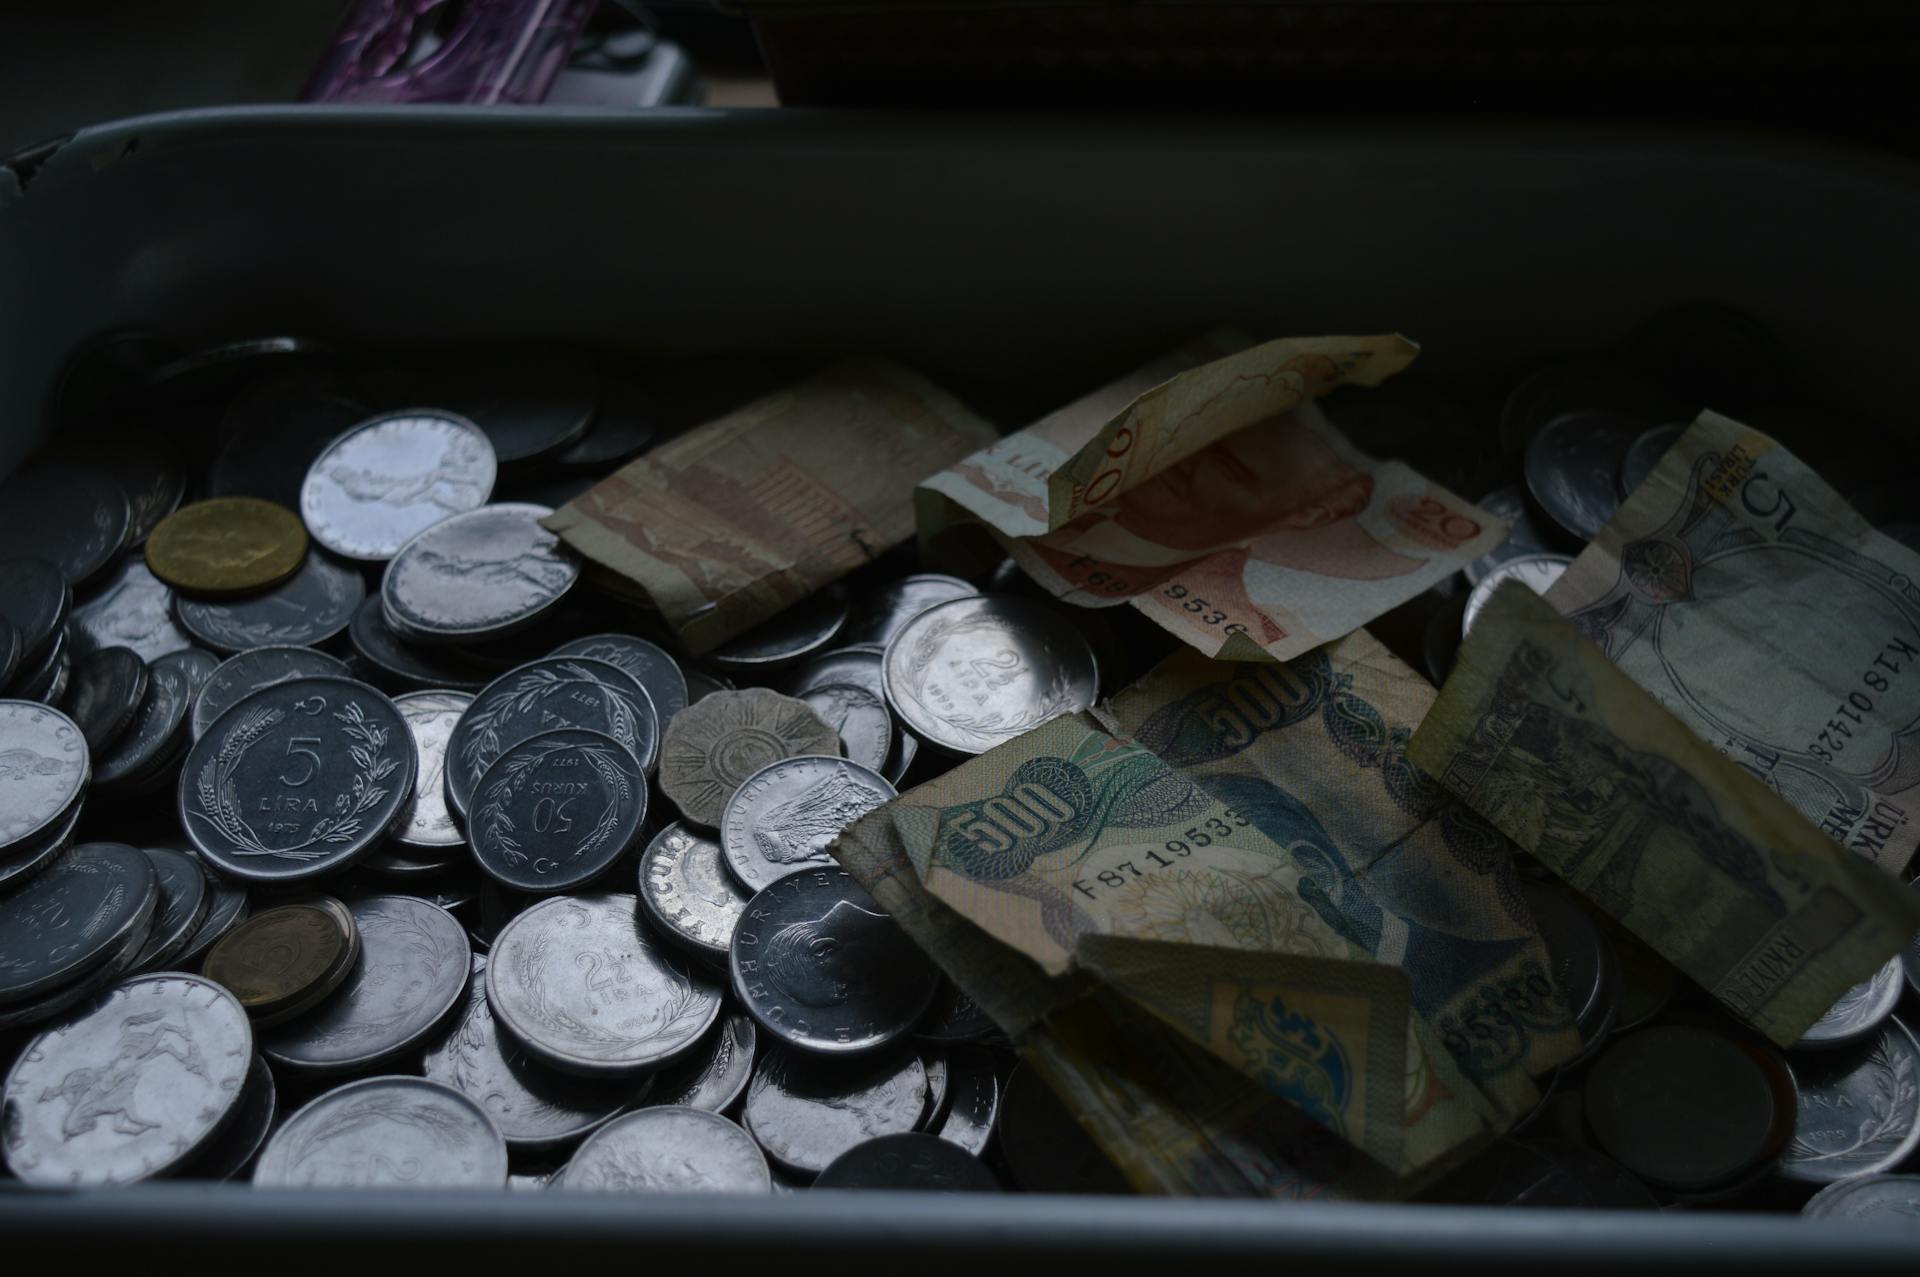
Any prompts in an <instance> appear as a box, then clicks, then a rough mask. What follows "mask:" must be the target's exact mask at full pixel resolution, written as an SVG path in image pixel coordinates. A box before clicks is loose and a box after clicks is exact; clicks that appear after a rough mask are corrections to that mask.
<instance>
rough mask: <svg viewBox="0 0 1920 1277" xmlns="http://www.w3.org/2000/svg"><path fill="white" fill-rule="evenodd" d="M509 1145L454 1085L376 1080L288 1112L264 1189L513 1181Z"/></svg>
mask: <svg viewBox="0 0 1920 1277" xmlns="http://www.w3.org/2000/svg"><path fill="white" fill-rule="evenodd" d="M506 1182H507V1142H506V1140H504V1139H503V1138H501V1135H500V1128H499V1127H497V1126H495V1125H494V1122H493V1119H492V1118H490V1117H488V1116H487V1111H486V1110H485V1109H484V1108H482V1107H481V1106H480V1105H479V1104H477V1103H475V1102H474V1101H473V1100H471V1099H469V1098H468V1097H466V1096H464V1095H462V1094H461V1093H460V1092H458V1091H456V1090H454V1089H453V1088H452V1087H450V1086H442V1085H441V1084H440V1083H438V1082H429V1081H427V1079H425V1078H419V1077H370V1078H364V1079H362V1080H361V1081H358V1082H349V1083H347V1084H346V1085H345V1086H340V1087H335V1088H334V1089H333V1090H331V1091H328V1092H327V1093H326V1094H325V1095H322V1096H321V1097H320V1098H319V1099H317V1100H314V1101H312V1102H311V1103H309V1104H308V1105H307V1106H306V1107H305V1108H303V1109H301V1110H300V1111H299V1112H297V1113H295V1114H294V1115H293V1116H292V1117H290V1118H288V1119H287V1121H286V1123H285V1125H283V1126H281V1128H280V1129H279V1130H277V1131H275V1132H274V1133H273V1138H272V1139H270V1140H268V1141H267V1146H266V1148H265V1149H263V1150H262V1151H261V1153H260V1160H259V1161H258V1162H256V1163H255V1164H254V1168H253V1185H254V1187H255V1188H504V1187H505V1186H506Z"/></svg>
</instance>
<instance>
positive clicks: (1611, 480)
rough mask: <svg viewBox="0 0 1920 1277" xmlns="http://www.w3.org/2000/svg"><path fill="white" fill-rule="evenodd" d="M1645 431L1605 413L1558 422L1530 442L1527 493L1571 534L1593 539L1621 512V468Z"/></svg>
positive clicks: (1633, 422) (1576, 415) (1577, 414)
mask: <svg viewBox="0 0 1920 1277" xmlns="http://www.w3.org/2000/svg"><path fill="white" fill-rule="evenodd" d="M1646 428H1647V427H1646V423H1645V422H1644V421H1640V420H1637V419H1633V418H1623V417H1615V416H1611V415H1608V414H1606V413H1601V412H1574V413H1568V414H1567V415H1566V416H1564V417H1556V418H1555V419H1554V420H1552V421H1549V422H1548V423H1547V424H1546V425H1545V426H1543V427H1541V428H1540V430H1538V431H1537V432H1535V434H1534V436H1533V438H1532V439H1530V440H1529V441H1528V442H1527V459H1526V475H1527V490H1528V491H1529V492H1531V493H1532V494H1533V499H1534V500H1535V501H1537V502H1539V503H1540V508H1541V509H1543V510H1545V511H1546V512H1547V514H1548V515H1549V516H1550V517H1551V518H1552V519H1553V521H1554V522H1555V523H1558V524H1559V525H1560V526H1561V528H1563V529H1564V530H1565V531H1566V532H1567V533H1568V535H1570V536H1573V537H1576V538H1578V539H1579V540H1581V541H1591V540H1593V539H1594V538H1595V537H1597V536H1599V535H1600V530H1601V529H1602V528H1604V527H1606V526H1607V524H1608V523H1609V522H1611V521H1612V519H1613V516H1614V512H1615V511H1617V510H1618V509H1619V508H1620V465H1621V462H1622V461H1624V460H1625V459H1626V455H1627V450H1628V449H1629V448H1631V447H1632V446H1633V442H1634V440H1636V439H1638V438H1639V437H1640V436H1641V434H1643V433H1644V432H1645V431H1646Z"/></svg>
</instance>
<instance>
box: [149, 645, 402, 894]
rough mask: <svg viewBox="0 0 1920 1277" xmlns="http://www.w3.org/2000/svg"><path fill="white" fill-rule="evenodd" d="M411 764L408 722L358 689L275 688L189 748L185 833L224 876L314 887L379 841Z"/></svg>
mask: <svg viewBox="0 0 1920 1277" xmlns="http://www.w3.org/2000/svg"><path fill="white" fill-rule="evenodd" d="M204 694H205V693H202V695H204ZM417 765H418V758H417V757H416V756H415V754H414V749H413V734H412V733H411V732H410V731H409V730H408V728H407V723H406V720H405V719H404V718H402V717H401V716H400V711H399V710H398V709H397V708H395V707H394V704H393V702H392V701H390V700H388V699H387V698H386V697H385V696H384V695H382V694H381V693H379V692H377V691H375V690H374V689H373V688H371V687H368V686H367V685H366V684H365V683H358V682H355V681H354V680H352V679H346V678H302V679H295V680H294V681H292V682H289V683H277V684H275V685H273V686H271V687H264V688H261V689H260V690H259V691H257V692H254V693H252V694H251V695H249V696H247V697H245V698H243V699H242V700H241V701H240V702H239V703H238V704H236V705H234V706H233V708H232V709H229V710H228V711H227V712H226V713H224V714H222V715H221V716H220V717H219V718H218V719H216V720H215V721H214V724H213V726H212V727H210V728H208V729H207V734H206V735H204V736H202V737H201V738H200V739H199V740H198V741H196V742H194V746H193V748H192V749H191V750H190V751H188V753H187V761H186V765H185V766H184V767H182V769H181V772H180V785H179V800H178V806H179V812H180V823H181V826H182V827H183V828H184V829H185V830H186V832H187V838H188V840H189V841H190V842H192V843H193V845H194V847H195V848H197V849H198V850H199V852H200V854H201V855H202V856H205V857H206V858H207V860H208V861H210V862H211V863H212V864H213V865H214V867H215V868H217V869H219V870H220V871H221V872H222V873H228V874H232V875H233V876H234V877H236V878H245V879H248V880H249V881H253V882H290V881H294V880H297V879H301V878H311V877H314V876H315V875H317V874H324V873H329V872H331V871H334V870H337V869H341V868H344V867H345V866H346V865H347V864H348V863H350V862H351V861H352V860H353V859H354V857H356V856H358V855H360V854H361V853H362V852H364V851H366V850H367V849H368V848H369V847H372V846H374V845H375V844H376V843H378V842H379V841H380V840H381V839H382V838H384V837H386V834H387V830H388V829H389V828H391V827H392V825H393V822H394V821H395V820H396V819H398V818H399V815H400V812H401V809H402V808H403V807H405V805H406V802H407V799H408V798H410V797H411V796H412V795H413V782H414V771H415V768H416V767H417Z"/></svg>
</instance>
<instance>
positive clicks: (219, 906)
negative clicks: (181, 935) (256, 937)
mask: <svg viewBox="0 0 1920 1277" xmlns="http://www.w3.org/2000/svg"><path fill="white" fill-rule="evenodd" d="M176 850H180V849H178V848H176ZM186 854H189V855H197V853H193V852H187V853H186ZM201 872H202V873H204V874H206V878H207V887H208V890H209V891H210V892H211V896H210V898H209V899H208V901H207V916H206V917H205V918H203V919H202V920H201V922H200V926H199V927H198V928H196V929H195V931H194V933H193V935H192V937H191V938H189V939H188V941H187V945H186V948H184V949H182V950H181V951H180V956H179V957H178V958H176V959H175V961H176V962H178V963H179V964H180V965H181V966H182V967H185V968H188V969H197V968H198V967H199V966H200V960H201V959H202V958H204V957H206V954H207V950H209V949H211V948H213V946H214V943H215V942H216V941H218V940H219V939H220V937H222V936H224V935H226V934H227V932H229V931H231V930H233V929H234V928H235V927H237V926H239V925H240V924H241V923H242V922H244V921H246V918H247V914H248V913H249V912H250V911H251V910H252V907H253V904H252V901H251V900H249V899H248V897H247V893H246V892H245V891H244V890H242V889H241V888H240V887H238V886H235V885H234V884H233V883H230V882H228V881H227V880H226V879H224V878H221V877H220V876H219V875H217V874H214V873H211V872H209V871H208V870H207V868H206V866H205V865H202V866H201Z"/></svg>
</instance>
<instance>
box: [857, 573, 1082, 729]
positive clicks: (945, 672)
mask: <svg viewBox="0 0 1920 1277" xmlns="http://www.w3.org/2000/svg"><path fill="white" fill-rule="evenodd" d="M882 659H883V660H884V661H885V671H886V680H887V681H886V691H887V703H888V704H889V705H890V706H892V708H893V712H894V713H895V714H897V715H899V717H900V721H901V722H902V723H904V724H905V725H906V726H907V728H908V729H909V730H911V731H912V732H913V733H914V734H915V735H916V736H918V737H919V738H920V739H921V740H922V741H926V742H929V743H931V744H934V745H938V746H940V747H941V748H943V749H947V750H951V751H952V752H954V753H956V754H983V753H985V752H986V751H987V750H989V749H992V748H993V747H994V746H996V745H999V744H1002V743H1004V742H1006V741H1009V740H1012V739H1013V738H1014V737H1016V736H1019V735H1021V734H1022V733H1023V732H1028V731H1031V730H1033V729H1034V728H1036V727H1038V726H1040V724H1042V723H1045V722H1047V721H1049V720H1051V719H1055V718H1058V717H1060V715H1062V714H1072V713H1075V712H1077V711H1079V710H1083V709H1086V708H1087V707H1088V706H1090V705H1092V704H1093V700H1094V697H1095V696H1096V695H1098V693H1099V689H1100V672H1099V669H1098V667H1097V665H1096V663H1095V661H1094V656H1093V649H1092V648H1091V647H1090V646H1088V644H1087V640H1086V639H1085V638H1084V637H1083V636H1082V635H1081V633H1080V631H1079V630H1077V629H1075V628H1074V627H1073V625H1072V624H1071V623H1070V622H1069V621H1068V620H1067V618H1066V617H1065V616H1063V615H1062V614H1061V613H1060V612H1059V611H1058V610H1057V609H1056V608H1053V607H1049V606H1047V605H1046V604H1043V603H1037V602H1034V601H1033V600H1030V599H1022V598H1014V597H1010V596H1007V595H990V594H988V595H979V596H976V597H973V598H962V599H954V600H952V601H951V602H947V603H940V604H936V605H935V606H933V607H931V608H928V609H927V610H926V611H924V612H922V613H920V615H918V616H916V617H914V618H913V619H912V620H911V621H909V622H907V624H906V625H905V626H904V627H902V628H901V630H900V632H899V633H898V634H896V635H894V637H893V641H892V642H890V643H888V644H887V651H886V655H885V657H884V658H882Z"/></svg>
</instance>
